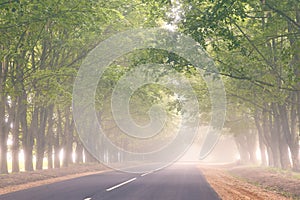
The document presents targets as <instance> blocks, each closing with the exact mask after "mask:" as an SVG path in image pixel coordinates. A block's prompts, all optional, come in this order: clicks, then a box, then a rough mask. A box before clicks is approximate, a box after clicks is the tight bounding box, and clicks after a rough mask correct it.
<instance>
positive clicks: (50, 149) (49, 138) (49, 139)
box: [47, 104, 54, 169]
mask: <svg viewBox="0 0 300 200" xmlns="http://www.w3.org/2000/svg"><path fill="white" fill-rule="evenodd" d="M48 109H49V111H48V114H49V116H48V129H47V160H48V169H52V168H53V158H52V155H53V139H54V138H53V124H54V120H53V109H54V105H53V104H52V105H50V106H49V108H48Z"/></svg>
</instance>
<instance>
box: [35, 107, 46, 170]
mask: <svg viewBox="0 0 300 200" xmlns="http://www.w3.org/2000/svg"><path fill="white" fill-rule="evenodd" d="M46 122H47V109H46V108H41V109H40V119H39V125H38V127H37V135H36V169H43V160H44V153H45V143H46V142H45V129H46Z"/></svg>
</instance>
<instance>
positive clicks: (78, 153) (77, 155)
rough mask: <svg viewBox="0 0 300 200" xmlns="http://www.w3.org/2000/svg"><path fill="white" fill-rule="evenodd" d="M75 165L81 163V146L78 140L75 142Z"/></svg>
mask: <svg viewBox="0 0 300 200" xmlns="http://www.w3.org/2000/svg"><path fill="white" fill-rule="evenodd" d="M75 152H76V159H75V161H76V163H77V164H79V163H83V146H82V144H81V142H80V141H79V139H78V140H77V142H76V150H75Z"/></svg>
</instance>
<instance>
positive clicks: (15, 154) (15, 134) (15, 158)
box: [11, 97, 20, 172]
mask: <svg viewBox="0 0 300 200" xmlns="http://www.w3.org/2000/svg"><path fill="white" fill-rule="evenodd" d="M19 99H20V98H19V97H18V98H17V99H16V100H14V102H13V103H12V105H13V106H12V115H13V116H12V118H13V127H12V149H11V152H12V172H19V171H20V166H19V150H20V149H19V145H20V144H19V143H20V141H19V134H20V131H19V128H20V118H19V116H20V113H19V110H20V109H19V104H20V101H19Z"/></svg>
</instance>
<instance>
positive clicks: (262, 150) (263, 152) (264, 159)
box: [254, 111, 268, 166]
mask: <svg viewBox="0 0 300 200" xmlns="http://www.w3.org/2000/svg"><path fill="white" fill-rule="evenodd" d="M254 121H255V125H256V128H257V132H258V144H259V149H260V156H261V165H262V166H267V165H268V163H267V155H266V146H265V141H264V137H263V130H262V127H261V124H260V117H259V114H258V111H256V112H255V116H254Z"/></svg>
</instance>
